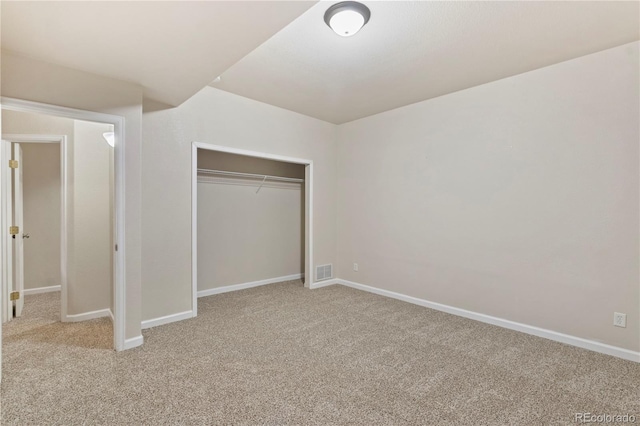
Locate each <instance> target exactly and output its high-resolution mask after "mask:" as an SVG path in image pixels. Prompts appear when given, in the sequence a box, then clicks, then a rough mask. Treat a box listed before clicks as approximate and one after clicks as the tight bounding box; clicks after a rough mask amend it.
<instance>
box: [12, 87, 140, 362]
mask: <svg viewBox="0 0 640 426" xmlns="http://www.w3.org/2000/svg"><path fill="white" fill-rule="evenodd" d="M1 103H2V108H3V109H7V110H12V111H19V112H31V113H40V114H47V115H53V116H57V117H65V118H70V119H74V120H85V121H93V122H98V123H105V124H112V125H113V127H114V130H113V131H114V135H115V148H114V150H115V152H114V163H115V171H114V177H115V200H114V201H115V222H116V225H115V228H116V229H115V233H116V238H115V244H116V246H117V247H118V250H117V251H116V252H115V255H114V285H113V292H114V295H113V296H114V297H113V300H114V311H115V312H114V313H113V314H114V321H113V345H114V348H115V350H117V351H122V350H124V349H126V348H127V346H128V345H126V344H125V319H126V318H125V306H126V304H125V296H126V281H125V274H124V271H125V259H126V256H125V244H124V241H125V190H126V176H125V167H124V165H125V150H124V144H125V136H124V135H125V119H124V117H122V116H119V115H112V114H105V113H101V112H94V111H85V110H80V109H75V108H67V107H61V106H57V105H49V104H44V103H39V102H31V101H24V100H21V99H13V98H6V97H2V98H1ZM63 158H64V157H63ZM3 194H4V191H3ZM1 298H2V295H0V304H1V303H2V300H1ZM64 299H65V298H64V297H63V300H64Z"/></svg>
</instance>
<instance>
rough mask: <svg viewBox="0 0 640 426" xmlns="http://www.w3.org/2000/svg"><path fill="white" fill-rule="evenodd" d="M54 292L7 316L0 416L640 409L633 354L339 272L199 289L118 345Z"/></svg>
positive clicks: (494, 420) (175, 419)
mask: <svg viewBox="0 0 640 426" xmlns="http://www.w3.org/2000/svg"><path fill="white" fill-rule="evenodd" d="M58 297H59V296H58V295H57V294H55V293H50V294H44V295H34V296H27V298H26V309H25V315H24V317H23V318H21V319H18V320H16V321H13V322H11V323H10V324H9V325H7V326H5V327H4V329H3V339H4V342H3V343H4V346H3V369H2V373H3V379H2V408H1V409H2V414H1V418H0V423H2V424H3V425H52V424H55V425H80V424H109V425H121V424H122V425H124V424H131V425H143V424H144V425H172V424H183V425H190V424H194V425H205V424H246V425H257V424H270V425H275V424H296V425H306V424H334V425H338V424H355V425H358V424H359V425H377V424H389V425H404V424H411V425H414V424H415V425H417V424H423V425H433V424H451V425H466V424H468V425H483V424H497V425H502V424H512V425H520V424H522V425H534V424H544V425H548V424H575V423H574V414H575V413H577V412H590V413H598V414H624V413H631V414H635V415H636V416H637V417H638V420H637V422H640V365H638V364H636V363H633V362H629V361H623V360H620V359H617V358H613V357H609V356H606V355H600V354H597V353H593V352H590V351H586V350H582V349H578V348H574V347H570V346H566V345H563V344H559V343H555V342H551V341H548V340H545V339H540V338H536V337H532V336H529V335H526V334H521V333H517V332H514V331H509V330H505V329H501V328H498V327H494V326H490V325H486V324H482V323H478V322H474V321H471V320H467V319H463V318H459V317H455V316H452V315H448V314H444V313H440V312H437V311H433V310H429V309H425V308H422V307H419V306H414V305H411V304H408V303H403V302H399V301H396V300H392V299H388V298H384V297H381V296H376V295H372V294H368V293H364V292H360V291H357V290H353V289H350V288H346V287H342V286H331V287H326V288H322V289H318V290H306V289H304V288H303V287H302V285H301V284H300V283H299V282H286V283H281V284H273V285H269V286H264V287H258V288H254V289H248V290H243V291H239V292H235V293H227V294H222V295H216V296H210V297H206V298H202V299H199V303H198V312H199V315H198V317H197V318H195V319H191V320H186V321H183V322H179V323H174V324H169V325H166V326H161V327H157V328H154V329H150V330H147V331H145V332H144V338H145V343H144V346H143V347H141V348H138V349H133V350H130V351H125V352H121V353H116V352H114V351H112V350H110V349H108V348H109V347H110V346H111V341H112V334H111V323H110V320H108V319H102V320H94V321H89V322H85V323H79V324H61V323H58V322H57V320H58V311H57V309H58V306H59V300H58Z"/></svg>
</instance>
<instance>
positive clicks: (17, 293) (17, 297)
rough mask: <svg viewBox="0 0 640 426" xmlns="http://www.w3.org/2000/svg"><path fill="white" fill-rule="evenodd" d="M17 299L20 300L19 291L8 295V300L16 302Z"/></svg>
mask: <svg viewBox="0 0 640 426" xmlns="http://www.w3.org/2000/svg"><path fill="white" fill-rule="evenodd" d="M18 299H20V292H19V291H12V292H11V293H9V300H18Z"/></svg>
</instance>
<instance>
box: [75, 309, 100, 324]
mask: <svg viewBox="0 0 640 426" xmlns="http://www.w3.org/2000/svg"><path fill="white" fill-rule="evenodd" d="M104 317H111V309H100V310H98V311H91V312H85V313H83V314H76V315H67V316H66V317H65V322H80V321H87V320H92V319H96V318H104Z"/></svg>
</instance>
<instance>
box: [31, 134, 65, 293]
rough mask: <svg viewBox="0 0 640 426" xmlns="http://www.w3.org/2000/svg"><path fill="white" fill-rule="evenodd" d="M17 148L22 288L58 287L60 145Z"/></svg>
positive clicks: (40, 144)
mask: <svg viewBox="0 0 640 426" xmlns="http://www.w3.org/2000/svg"><path fill="white" fill-rule="evenodd" d="M21 147H22V165H21V166H22V193H23V225H24V229H23V230H22V232H23V233H27V234H29V238H28V239H25V240H24V288H25V289H31V288H38V287H50V286H56V285H60V283H61V274H60V237H61V229H60V200H61V198H60V197H61V190H60V181H61V176H60V144H58V143H55V144H52V143H24V144H21Z"/></svg>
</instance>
